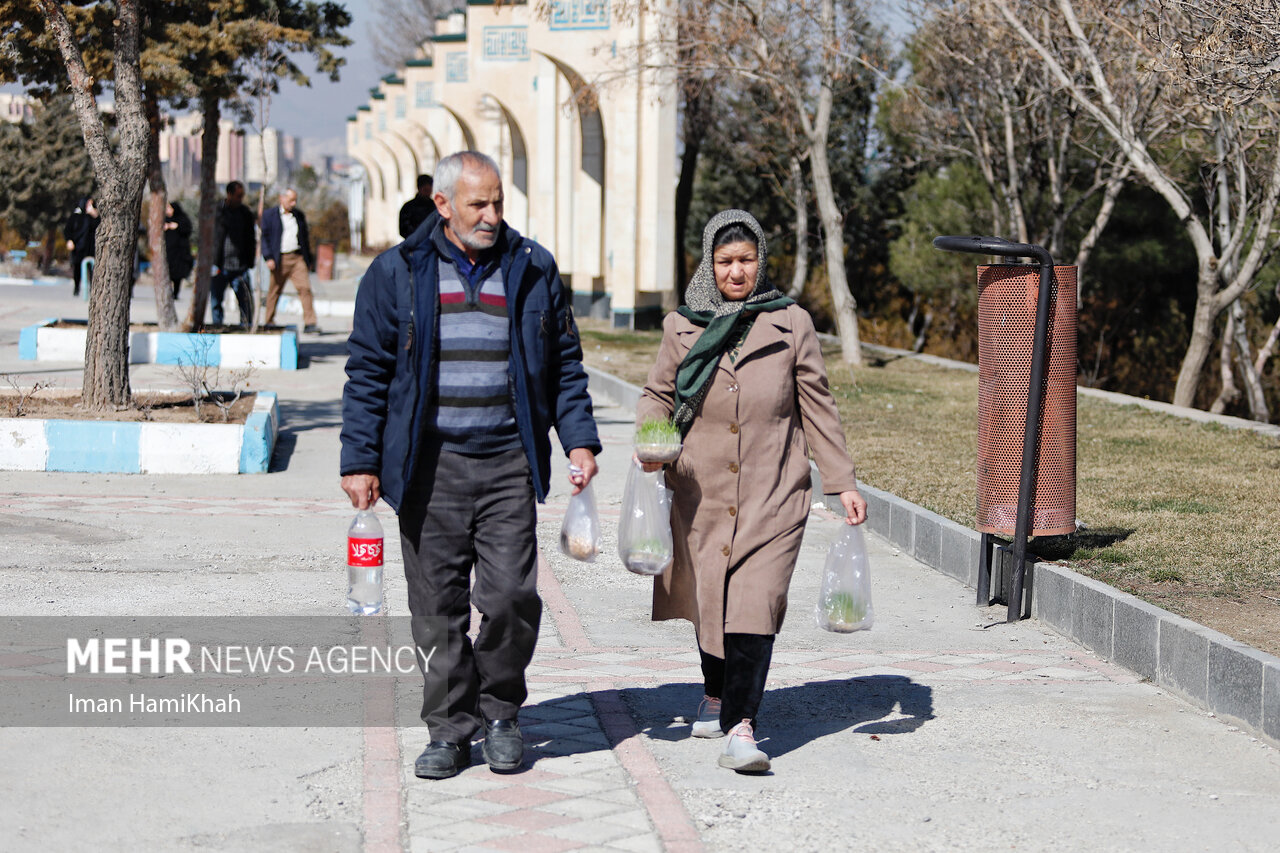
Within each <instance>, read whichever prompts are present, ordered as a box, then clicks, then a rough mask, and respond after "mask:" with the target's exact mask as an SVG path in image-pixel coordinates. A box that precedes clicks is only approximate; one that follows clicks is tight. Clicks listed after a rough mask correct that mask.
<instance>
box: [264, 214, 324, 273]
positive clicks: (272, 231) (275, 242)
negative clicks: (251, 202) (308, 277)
mask: <svg viewBox="0 0 1280 853" xmlns="http://www.w3.org/2000/svg"><path fill="white" fill-rule="evenodd" d="M293 218H294V220H295V221H297V223H298V251H299V252H301V253H302V260H303V262H304V263H306V265H307V269H309V270H313V269H315V266H316V260H315V258H313V257H312V256H311V233H310V232H309V231H308V230H307V217H306V214H304V213H303V212H302V211H301V210H298V208H296V207H295V208H294V209H293ZM283 236H284V223H283V222H281V221H280V205H278V204H277V205H274V206H272V207H268V208H267V209H266V210H264V211H262V257H263V259H264V260H268V261H275V262H276V263H277V264H279V263H280V238H281V237H283Z"/></svg>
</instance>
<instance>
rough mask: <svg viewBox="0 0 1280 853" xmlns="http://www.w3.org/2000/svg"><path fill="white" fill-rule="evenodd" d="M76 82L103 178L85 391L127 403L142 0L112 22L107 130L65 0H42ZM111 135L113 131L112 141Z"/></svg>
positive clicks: (122, 8) (95, 398) (99, 400)
mask: <svg viewBox="0 0 1280 853" xmlns="http://www.w3.org/2000/svg"><path fill="white" fill-rule="evenodd" d="M38 6H39V8H40V12H41V14H42V15H43V16H44V21H45V24H46V25H47V26H48V28H49V32H50V33H51V34H52V35H53V37H54V40H55V41H56V43H57V46H58V51H59V53H60V54H61V56H62V61H63V62H64V63H65V65H66V70H67V74H68V77H69V80H70V84H71V97H72V102H73V103H74V104H75V110H76V115H77V116H78V117H79V119H80V127H81V129H82V130H83V131H84V141H85V146H86V147H87V148H88V149H89V157H90V159H91V160H92V161H93V171H94V175H95V176H96V178H97V181H98V200H99V208H100V210H101V211H102V216H101V223H102V224H101V225H100V226H99V227H98V235H97V258H98V263H97V264H96V265H95V266H94V270H93V287H92V288H90V290H89V332H88V340H87V343H86V345H85V360H84V386H83V392H82V393H83V395H84V396H83V399H84V403H85V405H86V406H87V407H88V408H90V409H91V410H94V411H109V410H112V409H115V408H119V407H124V406H128V405H129V400H130V392H129V358H128V350H129V286H130V282H131V280H132V274H133V256H134V252H135V251H136V244H137V234H138V230H137V229H138V215H139V213H140V211H141V208H142V185H143V181H144V179H145V177H146V165H147V117H146V115H145V113H144V110H143V106H142V71H141V66H140V62H139V30H140V14H139V8H138V6H139V4H138V2H137V0H120V2H119V3H118V4H116V8H115V10H114V12H115V17H114V18H113V23H112V26H111V30H112V38H113V40H114V63H113V70H114V80H113V93H114V95H115V114H116V128H115V133H114V134H113V135H110V136H109V135H108V134H107V129H106V127H105V126H104V125H103V121H102V113H101V112H100V111H99V109H98V101H97V98H96V97H95V96H94V78H93V76H92V74H91V73H90V72H89V70H88V68H87V67H86V65H85V58H84V54H83V53H81V50H80V46H79V44H78V43H77V41H76V37H75V33H74V32H73V30H72V26H71V23H70V22H69V21H68V20H67V15H66V12H65V10H64V9H63V7H62V5H61V4H59V3H55V2H53V0H39V2H38ZM112 136H114V138H115V140H116V141H115V142H114V144H113V140H112Z"/></svg>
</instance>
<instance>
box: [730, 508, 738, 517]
mask: <svg viewBox="0 0 1280 853" xmlns="http://www.w3.org/2000/svg"><path fill="white" fill-rule="evenodd" d="M737 514H738V508H737V507H736V506H731V507H729V515H737Z"/></svg>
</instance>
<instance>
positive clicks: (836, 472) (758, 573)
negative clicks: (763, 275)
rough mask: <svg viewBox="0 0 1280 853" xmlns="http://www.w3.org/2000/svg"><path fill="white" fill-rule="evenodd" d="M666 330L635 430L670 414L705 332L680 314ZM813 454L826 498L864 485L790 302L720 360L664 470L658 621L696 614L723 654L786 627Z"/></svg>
mask: <svg viewBox="0 0 1280 853" xmlns="http://www.w3.org/2000/svg"><path fill="white" fill-rule="evenodd" d="M662 329H663V335H662V347H661V349H660V350H659V352H658V359H657V362H656V363H655V364H654V366H653V369H652V370H651V371H650V372H649V380H648V382H647V383H646V384H645V387H644V393H643V394H642V396H641V398H640V402H639V404H638V405H637V406H636V423H637V424H639V423H641V422H643V421H644V420H645V419H647V418H653V417H668V416H670V414H671V412H672V409H673V402H672V401H673V398H674V390H675V376H676V367H677V366H679V364H680V362H681V361H682V360H683V359H684V357H685V356H686V355H687V354H688V353H689V349H690V347H692V346H693V343H694V341H696V340H697V339H698V336H699V335H701V334H702V331H703V329H702V328H701V327H700V326H696V325H694V324H693V323H692V322H690V321H689V320H687V319H685V318H684V317H682V316H680V315H679V314H676V313H672V314H668V315H667V317H666V319H665V320H664V321H663V324H662ZM810 450H812V451H813V456H814V461H815V462H817V465H818V472H819V473H820V474H821V475H822V486H823V490H824V491H825V492H827V493H828V494H838V493H840V492H843V491H847V490H850V489H854V488H857V479H856V477H855V476H854V470H853V462H852V461H851V460H850V459H849V453H848V450H847V449H846V447H845V440H844V432H843V431H842V429H841V428H840V417H839V415H838V414H837V412H836V406H835V400H834V399H833V398H832V396H831V390H830V387H829V386H828V384H827V371H826V366H825V365H824V364H823V361H822V353H821V351H820V349H819V347H818V336H817V334H816V333H815V332H814V328H813V320H812V319H810V317H809V315H808V313H807V312H806V311H805V310H804V309H803V308H801V307H800V306H798V305H794V304H793V305H789V306H787V307H786V308H785V309H780V310H777V311H766V312H763V313H761V314H760V315H759V316H758V317H757V318H756V321H755V324H754V325H753V326H752V327H751V331H750V332H749V333H748V334H747V338H746V340H745V341H744V342H743V345H742V349H741V352H740V353H739V355H738V357H737V360H736V362H735V363H731V362H730V361H729V358H728V356H724V357H722V358H721V359H720V365H719V367H718V369H717V370H716V373H715V377H714V378H713V379H712V386H711V389H710V390H709V391H708V392H707V397H706V400H705V401H704V402H703V404H702V409H701V411H700V412H699V413H698V416H697V417H696V418H695V419H694V421H693V425H692V426H691V427H690V429H689V433H688V435H687V436H685V440H684V450H683V452H682V453H681V454H680V458H679V459H677V460H676V461H675V463H674V464H673V465H672V466H670V467H669V468H668V469H667V486H668V488H670V489H672V490H673V491H674V492H675V498H674V501H673V506H672V511H671V528H672V534H673V539H674V544H675V560H674V564H673V565H672V567H671V568H670V569H669V570H668V571H667V572H665V573H664V574H662V575H660V576H658V577H657V578H654V587H653V619H654V620H655V621H657V620H663V619H688V620H689V621H691V622H692V623H693V625H694V628H695V630H697V632H698V638H699V645H701V646H702V648H703V650H704V651H706V652H708V653H710V654H713V655H716V656H717V657H723V656H724V634H725V632H729V633H744V634H776V633H777V632H778V630H779V629H780V628H781V627H782V620H783V617H784V616H785V615H786V612H787V587H788V586H790V584H791V573H792V571H794V569H795V565H796V557H797V555H798V554H799V552H800V540H801V537H802V536H803V534H804V526H805V521H806V520H807V519H808V516H809V505H810V499H811V491H812V490H811V488H810V477H809V451H810ZM726 578H727V583H726Z"/></svg>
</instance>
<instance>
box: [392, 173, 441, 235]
mask: <svg viewBox="0 0 1280 853" xmlns="http://www.w3.org/2000/svg"><path fill="white" fill-rule="evenodd" d="M431 188H432V180H431V176H430V175H419V176H418V194H417V195H415V196H414V197H413V198H411V199H409V200H408V201H406V202H405V203H404V206H403V207H401V208H400V236H401V237H408V236H409V235H410V234H412V233H413V232H414V231H417V230H418V226H419V225H421V224H422V222H423V220H424V219H426V218H427V217H428V216H430V215H431V214H432V213H433V212H434V211H435V209H436V202H435V199H434V198H432V189H431Z"/></svg>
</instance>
